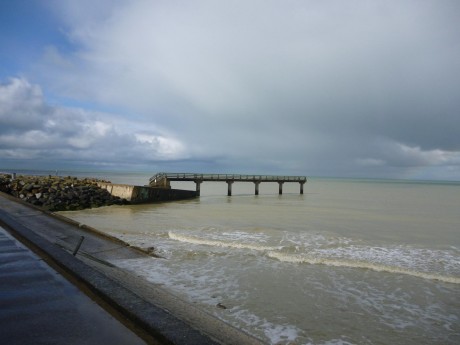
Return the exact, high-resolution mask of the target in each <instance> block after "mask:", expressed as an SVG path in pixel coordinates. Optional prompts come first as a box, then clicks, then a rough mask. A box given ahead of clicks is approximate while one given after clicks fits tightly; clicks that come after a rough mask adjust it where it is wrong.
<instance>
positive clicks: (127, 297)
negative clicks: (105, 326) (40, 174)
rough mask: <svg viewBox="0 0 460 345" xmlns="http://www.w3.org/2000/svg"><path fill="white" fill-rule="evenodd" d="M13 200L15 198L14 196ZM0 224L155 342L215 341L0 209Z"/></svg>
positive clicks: (199, 342)
mask: <svg viewBox="0 0 460 345" xmlns="http://www.w3.org/2000/svg"><path fill="white" fill-rule="evenodd" d="M2 194H3V193H2ZM14 201H18V200H17V199H16V198H15V200H14ZM27 206H30V205H29V204H27ZM41 211H43V210H41ZM63 218H65V217H63ZM69 221H70V220H69ZM70 222H71V223H73V224H75V223H77V222H73V221H70ZM0 223H2V225H4V226H5V227H6V228H7V229H8V230H9V231H10V232H12V233H13V234H14V235H15V237H17V238H19V239H20V240H21V241H22V242H24V243H25V244H27V245H28V246H29V247H32V248H33V249H35V251H37V252H39V253H43V254H44V255H46V256H47V257H48V258H49V259H50V260H51V261H52V262H53V263H54V264H55V265H56V266H58V267H60V268H62V269H63V270H64V271H65V272H67V273H68V274H70V275H71V276H73V277H74V278H75V279H77V280H78V281H80V282H81V283H82V284H84V285H85V286H86V287H87V288H88V289H89V290H91V291H92V292H93V293H94V294H95V295H97V296H99V297H100V298H101V299H103V300H104V301H105V302H107V303H108V304H109V305H111V306H112V307H113V308H114V309H115V310H117V311H118V312H120V313H121V314H122V315H123V316H124V317H126V318H127V319H129V320H130V321H131V322H133V323H134V324H136V325H138V326H139V327H140V328H142V329H143V330H145V331H146V332H148V333H149V334H151V335H152V336H154V337H155V338H156V339H158V340H159V341H161V342H163V343H165V344H205V345H206V344H217V342H215V341H214V340H212V339H211V338H209V337H208V336H206V335H204V334H202V333H201V332H200V331H198V330H196V329H194V328H192V327H190V326H189V325H187V324H185V323H184V322H183V321H181V320H179V319H177V318H176V317H174V316H173V315H171V314H169V313H168V312H166V311H165V310H163V309H161V308H158V307H156V306H154V305H152V304H151V303H149V302H147V301H145V300H143V299H142V298H140V297H139V296H137V295H136V294H134V293H133V292H131V291H130V290H128V289H126V288H125V287H123V286H122V285H120V284H119V283H118V282H116V281H114V280H112V279H110V278H109V277H107V276H105V275H103V274H102V273H100V272H98V271H97V270H95V269H94V268H92V267H90V266H88V265H86V264H85V263H83V262H82V261H80V260H78V259H77V258H75V257H74V256H73V255H71V254H70V253H68V252H67V251H65V250H62V249H61V248H59V247H57V246H55V245H53V244H52V243H51V242H49V241H48V240H46V239H44V238H43V237H41V236H39V235H37V234H36V233H34V232H33V231H32V230H31V229H29V228H27V227H25V226H24V225H22V224H19V223H18V222H16V221H15V220H14V219H13V218H12V217H11V216H10V215H9V214H8V213H7V212H5V211H3V210H0ZM77 224H78V223H77ZM97 233H99V232H97ZM99 234H100V233H99ZM120 242H122V241H120Z"/></svg>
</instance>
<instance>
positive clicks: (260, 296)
mask: <svg viewBox="0 0 460 345" xmlns="http://www.w3.org/2000/svg"><path fill="white" fill-rule="evenodd" d="M148 177H149V176H147V175H145V176H143V175H141V174H137V175H132V174H131V175H122V174H118V175H116V174H113V175H112V176H105V178H107V179H111V180H112V181H113V182H118V183H123V182H125V183H137V184H146V183H147V181H148ZM173 188H183V189H194V188H195V186H194V184H193V183H185V182H184V183H176V184H174V183H173ZM226 192H227V185H226V184H225V183H216V182H204V183H203V184H202V185H201V193H202V195H201V197H200V198H199V199H194V200H187V201H180V202H168V203H160V204H150V205H135V206H111V207H104V208H99V209H91V210H83V211H74V212H61V214H63V215H65V216H67V217H69V218H72V219H75V220H78V221H79V222H81V223H84V224H88V225H91V226H93V227H96V228H98V229H100V230H103V231H106V232H108V233H110V234H112V235H114V236H117V237H119V238H121V239H123V240H124V241H126V242H129V243H131V244H133V245H136V246H141V247H145V248H149V247H154V250H155V253H156V254H158V255H159V256H161V257H162V258H149V259H143V260H124V261H117V262H115V264H116V265H118V266H121V267H124V268H126V269H128V270H132V271H134V272H136V274H138V275H141V276H144V277H146V278H147V279H148V280H149V281H151V282H152V284H158V285H161V286H163V287H165V288H167V289H168V290H169V291H171V292H173V293H174V294H177V295H178V296H180V297H181V298H183V299H186V300H188V301H190V302H191V303H193V304H194V305H195V306H199V307H200V308H202V309H204V310H206V311H207V312H209V313H211V314H213V315H215V316H216V317H218V318H219V319H221V320H223V321H225V322H227V323H229V324H231V325H234V326H235V327H238V328H240V329H243V330H245V331H247V332H249V333H251V334H253V335H255V336H256V337H258V338H260V339H262V340H263V341H265V342H266V343H268V344H459V343H460V212H459V210H460V183H447V182H446V183H429V182H408V181H386V180H334V179H319V178H317V179H310V180H309V181H308V183H307V184H306V185H305V194H303V195H300V194H299V184H298V183H292V184H289V183H285V184H284V186H283V195H278V185H277V184H271V183H265V184H264V183H262V184H261V185H260V195H259V196H255V195H254V185H253V184H252V183H243V182H242V183H235V184H233V196H231V197H228V196H227V195H226ZM218 305H219V306H220V307H219V306H218ZM222 306H225V308H223V307H222Z"/></svg>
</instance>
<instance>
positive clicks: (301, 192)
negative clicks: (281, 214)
mask: <svg viewBox="0 0 460 345" xmlns="http://www.w3.org/2000/svg"><path fill="white" fill-rule="evenodd" d="M299 183H300V194H303V185H304V184H305V182H299Z"/></svg>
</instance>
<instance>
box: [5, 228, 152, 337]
mask: <svg viewBox="0 0 460 345" xmlns="http://www.w3.org/2000/svg"><path fill="white" fill-rule="evenodd" d="M0 339H1V342H2V343H3V344H10V345H11V344H145V342H144V341H143V340H142V339H141V338H139V337H138V336H137V335H136V334H134V333H133V332H132V331H131V330H129V329H128V328H127V327H125V326H124V325H123V324H122V323H120V322H119V321H118V320H116V319H115V318H114V317H112V316H111V315H110V314H109V313H108V312H107V311H105V310H104V309H102V308H101V307H100V306H99V305H98V304H97V303H96V302H94V301H93V300H91V299H90V298H89V297H88V296H86V295H85V294H84V293H83V292H81V291H80V290H79V289H78V288H77V287H76V286H74V285H73V284H71V283H70V282H69V281H68V280H66V279H65V278H64V277H63V276H62V275H61V274H59V273H58V272H57V271H55V270H54V269H52V268H51V267H50V266H48V265H47V264H46V263H45V262H44V261H43V260H42V259H41V258H40V257H39V256H37V255H36V254H34V253H33V252H32V251H31V250H29V249H28V248H27V247H25V246H24V245H23V244H22V243H20V242H18V241H17V240H16V239H15V238H14V237H12V236H11V235H10V234H9V233H8V232H6V230H4V229H3V228H0Z"/></svg>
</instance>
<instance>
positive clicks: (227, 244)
mask: <svg viewBox="0 0 460 345" xmlns="http://www.w3.org/2000/svg"><path fill="white" fill-rule="evenodd" d="M168 235H169V238H170V239H172V240H176V241H179V242H185V243H191V244H203V245H208V246H214V247H223V248H237V249H250V250H258V251H271V250H277V249H279V247H270V246H264V245H260V244H254V243H243V242H236V241H224V240H208V239H204V238H199V237H193V236H186V235H181V234H176V233H174V232H171V231H170V232H169V233H168Z"/></svg>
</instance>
